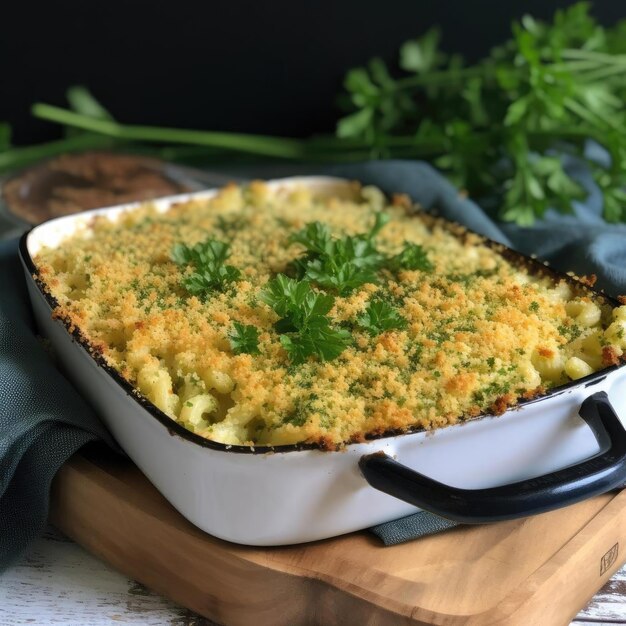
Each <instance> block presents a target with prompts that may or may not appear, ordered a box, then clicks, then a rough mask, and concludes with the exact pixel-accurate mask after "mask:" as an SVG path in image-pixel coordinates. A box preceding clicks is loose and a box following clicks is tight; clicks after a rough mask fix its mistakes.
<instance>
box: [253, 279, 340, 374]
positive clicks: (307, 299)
mask: <svg viewBox="0 0 626 626" xmlns="http://www.w3.org/2000/svg"><path fill="white" fill-rule="evenodd" d="M261 300H262V301H263V302H265V303H266V304H268V305H269V306H270V307H272V309H274V311H275V312H276V314H277V315H279V316H280V320H278V322H277V323H276V325H275V328H276V330H277V331H278V332H279V333H280V343H281V345H282V346H283V348H284V349H285V350H286V351H287V354H288V355H289V358H290V360H291V362H292V363H294V364H299V363H303V362H304V361H306V359H307V358H308V357H310V356H317V357H318V358H319V359H321V360H322V361H331V360H332V359H335V358H336V357H338V356H339V355H340V354H341V353H342V352H343V350H344V349H345V348H346V347H347V346H349V345H350V344H351V343H352V337H351V336H350V333H349V332H348V331H346V330H343V329H334V328H332V327H331V325H330V319H329V318H328V313H329V312H330V310H331V309H332V308H333V305H334V303H335V300H334V298H333V297H332V296H329V295H327V294H321V293H316V292H315V291H313V290H312V289H311V285H310V283H309V282H308V281H305V280H300V281H298V280H294V279H293V278H288V277H287V276H284V275H283V274H279V275H278V276H277V277H276V278H274V279H272V280H270V281H269V282H268V283H267V286H266V288H265V290H264V291H263V292H262V294H261Z"/></svg>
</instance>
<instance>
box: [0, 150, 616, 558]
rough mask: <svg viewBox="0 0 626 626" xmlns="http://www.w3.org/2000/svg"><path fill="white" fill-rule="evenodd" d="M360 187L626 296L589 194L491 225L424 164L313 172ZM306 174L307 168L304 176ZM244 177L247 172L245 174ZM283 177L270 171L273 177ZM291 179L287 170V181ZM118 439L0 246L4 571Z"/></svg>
mask: <svg viewBox="0 0 626 626" xmlns="http://www.w3.org/2000/svg"><path fill="white" fill-rule="evenodd" d="M309 171H310V172H311V173H314V172H317V173H326V174H334V175H338V176H347V177H349V178H353V179H359V180H361V181H363V182H365V183H367V184H375V185H378V186H379V187H381V188H382V189H383V190H385V191H388V192H402V193H407V194H409V195H410V196H411V197H412V198H413V199H414V200H415V201H417V202H419V203H420V204H422V206H424V207H425V208H427V209H431V210H436V211H437V212H438V213H439V214H441V215H442V216H444V217H447V218H448V219H452V220H455V221H458V222H461V223H463V224H465V225H466V226H468V227H470V228H472V229H473V230H475V231H477V232H479V233H481V234H484V235H487V236H488V237H490V238H492V239H495V240H498V241H501V242H502V243H507V244H509V245H511V246H512V247H514V248H517V249H518V250H520V251H522V252H525V253H526V254H530V253H537V254H538V255H539V256H541V257H543V258H545V259H547V260H549V261H550V262H551V263H552V264H553V265H554V266H555V267H557V268H559V269H562V270H570V269H571V270H574V271H576V272H579V273H587V274H589V273H595V274H596V275H597V276H598V283H599V285H600V286H601V287H604V288H605V289H606V290H607V291H608V292H609V293H611V294H613V295H617V294H624V293H626V225H623V224H619V225H608V224H606V223H605V222H604V221H603V220H602V218H601V198H600V196H599V194H598V192H597V190H596V189H595V188H594V187H593V185H592V184H591V182H590V181H589V180H588V179H586V178H585V172H584V171H581V172H580V179H581V180H582V182H583V184H585V185H586V186H587V187H588V189H589V190H590V195H589V198H588V200H587V201H586V202H585V203H579V204H577V206H576V213H575V215H572V216H562V215H559V214H556V213H552V212H550V213H549V214H548V215H547V218H546V220H545V221H543V222H538V223H537V224H536V225H535V226H534V227H532V228H519V227H516V226H514V225H503V224H497V223H494V222H492V221H491V220H490V219H489V218H488V217H487V216H486V215H485V214H484V213H483V212H482V211H481V209H479V208H478V206H477V205H476V204H474V203H473V202H472V201H470V200H468V199H465V198H463V197H461V196H460V195H459V194H458V192H457V191H456V190H455V189H454V187H452V186H451V185H450V184H449V183H448V182H447V181H446V180H444V179H443V178H442V177H441V176H440V175H439V174H438V173H437V172H435V171H434V170H433V169H432V168H431V167H429V166H428V165H426V164H424V163H418V162H410V161H391V162H389V161H387V162H371V163H365V164H354V165H338V166H335V167H332V168H324V169H322V168H319V167H318V168H315V167H311V168H310V170H309ZM301 172H302V170H301V169H300V173H301ZM239 173H241V172H239ZM278 173H279V172H278V171H274V172H269V171H268V170H267V169H265V170H264V175H265V176H270V175H273V174H276V175H277V174H278ZM287 173H289V170H288V168H285V167H283V168H281V171H280V174H281V175H283V174H287ZM95 439H105V440H107V441H109V442H110V439H109V437H108V435H107V434H106V432H105V431H104V429H103V428H102V426H101V425H100V423H99V422H98V420H97V419H96V417H95V416H94V414H93V412H92V410H91V409H90V408H89V406H88V405H87V404H86V403H85V401H84V400H82V399H81V398H80V396H79V395H78V394H77V393H76V391H75V390H74V389H73V388H72V387H71V385H70V384H69V383H68V382H67V380H66V379H65V378H64V377H63V375H62V374H61V373H60V372H59V371H58V370H57V369H56V368H55V366H54V364H53V363H52V361H51V360H50V359H49V357H48V355H47V354H46V352H45V350H44V349H43V347H42V345H41V343H40V342H39V341H38V339H37V338H36V335H35V331H34V327H33V323H32V319H31V316H30V312H29V306H28V303H27V298H26V291H25V284H24V279H23V276H22V269H21V267H20V265H19V262H18V260H17V245H16V242H15V241H9V242H4V243H1V244H0V570H1V569H2V568H4V567H6V566H7V565H8V564H9V563H10V562H11V561H12V560H14V559H15V558H16V557H17V556H18V555H19V554H20V553H21V552H22V551H23V550H24V548H25V547H26V545H27V544H28V542H29V541H30V540H32V539H33V538H35V537H36V536H37V535H38V533H39V532H40V531H41V529H42V527H43V525H44V523H45V520H46V515H47V502H48V496H49V488H50V483H51V481H52V478H53V477H54V475H55V474H56V472H57V470H58V469H59V467H60V466H61V465H62V464H63V462H64V461H65V460H67V459H68V458H69V457H70V456H71V455H72V454H74V452H76V450H78V449H79V448H80V447H81V446H83V445H84V444H85V443H87V442H88V441H92V440H95ZM451 525H453V524H452V523H450V522H447V521H445V520H443V521H442V520H441V519H440V518H437V517H435V516H433V515H431V514H429V513H424V512H422V513H418V514H416V515H413V516H409V517H406V518H403V519H402V520H397V521H396V522H390V523H387V524H383V525H380V526H378V527H376V528H375V529H372V530H373V532H375V533H376V534H377V535H378V536H379V537H380V538H381V539H382V541H383V542H384V543H386V544H388V545H391V544H394V543H398V542H401V541H406V540H408V539H414V538H417V537H420V536H424V535H425V534H431V533H432V532H439V531H441V530H444V529H445V528H449V527H451Z"/></svg>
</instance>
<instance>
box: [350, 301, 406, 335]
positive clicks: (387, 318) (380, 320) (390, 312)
mask: <svg viewBox="0 0 626 626" xmlns="http://www.w3.org/2000/svg"><path fill="white" fill-rule="evenodd" d="M356 321H357V324H358V325H359V326H360V327H361V328H363V329H364V330H366V331H367V332H368V333H369V334H370V335H372V336H376V335H380V334H381V333H384V332H386V331H388V330H401V329H403V328H406V326H407V321H406V320H405V319H404V318H403V317H402V316H401V315H400V313H398V310H397V309H394V308H393V307H392V306H391V305H390V304H388V303H387V302H384V301H383V300H372V301H371V302H370V303H369V304H368V305H367V308H366V309H365V311H364V312H363V313H362V314H361V315H359V316H358V317H357V318H356Z"/></svg>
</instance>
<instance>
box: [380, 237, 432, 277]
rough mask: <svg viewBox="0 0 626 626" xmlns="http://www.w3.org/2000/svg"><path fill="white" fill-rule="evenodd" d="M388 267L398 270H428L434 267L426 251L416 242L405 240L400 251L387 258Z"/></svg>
mask: <svg viewBox="0 0 626 626" xmlns="http://www.w3.org/2000/svg"><path fill="white" fill-rule="evenodd" d="M388 265H389V267H390V269H393V270H395V271H398V270H421V271H423V272H430V271H432V270H433V269H434V265H433V264H432V263H431V261H430V259H429V258H428V255H427V254H426V251H425V250H424V248H422V246H420V245H418V244H416V243H409V242H408V241H407V242H405V244H404V248H403V250H402V252H400V253H399V254H396V256H394V257H392V258H391V259H390V260H389V264H388Z"/></svg>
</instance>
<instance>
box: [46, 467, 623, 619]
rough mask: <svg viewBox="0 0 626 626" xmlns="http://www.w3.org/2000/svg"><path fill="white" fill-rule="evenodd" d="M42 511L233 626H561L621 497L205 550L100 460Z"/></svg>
mask: <svg viewBox="0 0 626 626" xmlns="http://www.w3.org/2000/svg"><path fill="white" fill-rule="evenodd" d="M52 502H53V506H52V520H53V521H54V523H55V524H56V525H58V526H59V527H60V528H61V529H62V530H63V531H64V532H65V533H67V534H68V535H69V536H70V537H72V538H74V539H76V540H77V541H79V543H81V544H82V545H84V546H85V547H86V548H87V549H88V550H89V551H91V552H93V553H94V554H97V555H99V556H101V557H102V558H103V559H104V560H105V561H107V562H108V563H110V564H112V565H113V566H114V567H116V568H118V569H119V570H121V571H122V572H124V573H125V574H126V575H128V576H130V577H131V578H133V579H136V580H139V581H141V583H143V584H145V585H146V586H148V587H149V588H151V589H154V590H156V591H157V592H159V593H162V594H164V595H166V596H167V597H169V598H171V599H173V600H174V601H176V602H177V603H179V604H181V605H183V606H185V607H187V608H189V609H191V610H192V611H194V612H196V613H199V614H201V615H203V616H205V617H208V618H210V619H213V620H215V621H216V622H218V623H224V624H235V625H236V624H251V623H254V624H255V625H263V624H271V625H272V626H274V625H279V624H290V625H294V624H431V623H432V624H442V625H446V624H481V625H482V624H489V623H498V624H531V623H537V624H567V623H569V621H570V620H571V619H572V618H573V617H574V616H575V615H576V614H577V613H578V611H579V610H580V609H581V607H583V606H585V604H586V603H587V602H588V600H589V599H590V598H591V597H592V596H593V595H594V593H595V592H596V591H597V590H598V589H599V588H600V587H601V586H602V585H603V584H604V583H605V582H606V581H607V580H608V579H609V578H610V577H611V575H612V574H613V573H615V571H616V570H617V569H618V567H619V564H620V563H621V561H622V560H623V554H621V553H620V552H621V551H620V550H619V548H618V549H617V550H616V549H614V546H615V545H616V544H619V545H620V546H624V545H626V522H625V519H626V518H625V506H626V493H620V494H617V495H616V494H611V495H607V496H602V497H600V498H596V499H594V500H590V501H587V502H584V503H581V504H579V505H576V506H574V507H569V508H568V509H564V510H561V511H555V512H552V513H548V514H544V515H541V516H537V517H534V518H527V519H524V520H518V521H514V522H505V523H500V524H494V525H491V526H480V527H472V528H467V527H466V528H459V529H453V530H451V531H448V532H446V533H444V534H440V535H437V536H433V537H428V538H425V539H422V540H420V541H416V542H410V543H407V544H403V545H400V546H393V547H387V548H385V547H382V546H381V545H380V544H379V543H378V540H377V539H375V538H374V537H373V536H371V535H370V534H369V533H366V532H361V533H353V534H350V535H346V536H343V537H340V538H336V539H333V540H327V541H320V542H315V543H312V544H307V545H303V546H287V547H280V548H250V547H244V546H238V545H235V544H229V543H227V542H223V541H219V540H217V539H214V538H212V537H210V536H208V535H206V534H205V533H202V532H201V531H200V530H198V529H196V528H195V527H194V526H192V525H191V524H189V523H188V522H186V521H185V520H184V519H183V518H182V517H181V516H180V515H179V514H178V513H177V512H176V511H175V510H174V509H173V508H172V507H171V506H170V505H169V504H168V503H167V502H166V501H165V500H164V499H163V498H162V496H161V495H160V494H159V493H158V492H157V491H156V490H155V489H154V488H153V487H152V486H151V485H150V484H149V483H148V481H147V480H146V479H145V478H144V477H143V476H142V475H141V474H140V473H139V472H138V471H137V470H136V468H134V466H133V465H132V464H130V463H129V462H127V461H123V460H120V459H113V458H112V457H110V456H109V457H105V458H85V457H78V458H76V459H74V460H73V461H72V462H71V463H70V464H68V465H66V466H65V467H64V468H63V470H62V471H61V473H60V474H59V476H58V478H57V480H56V482H55V484H54V489H53V501H52ZM603 558H604V560H603ZM589 618H590V619H593V618H592V616H591V615H589Z"/></svg>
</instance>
